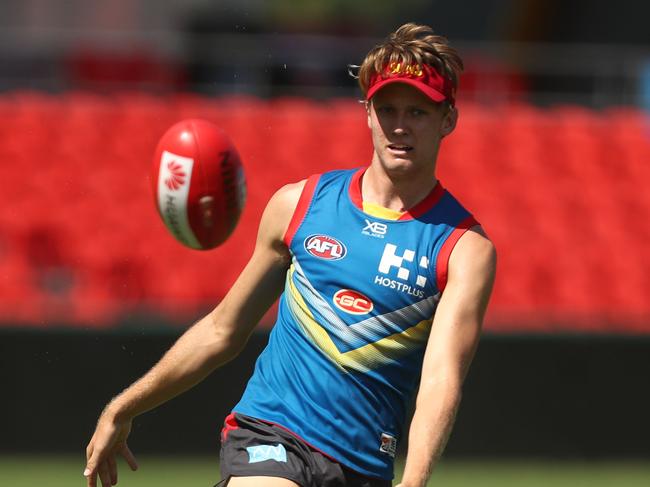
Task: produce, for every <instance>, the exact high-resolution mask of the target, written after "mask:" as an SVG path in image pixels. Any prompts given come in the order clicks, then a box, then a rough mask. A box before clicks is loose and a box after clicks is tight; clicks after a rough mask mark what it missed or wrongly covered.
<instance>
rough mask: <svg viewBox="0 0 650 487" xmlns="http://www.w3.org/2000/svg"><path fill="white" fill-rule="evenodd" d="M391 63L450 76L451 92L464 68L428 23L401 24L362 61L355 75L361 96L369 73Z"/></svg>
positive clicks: (444, 39)
mask: <svg viewBox="0 0 650 487" xmlns="http://www.w3.org/2000/svg"><path fill="white" fill-rule="evenodd" d="M391 63H401V64H402V66H409V65H413V64H419V65H424V64H427V65H429V66H431V67H433V68H434V69H435V70H436V71H437V72H438V73H440V74H441V75H442V76H444V77H446V78H449V80H450V81H451V83H452V86H453V91H454V93H455V92H456V89H457V88H458V79H459V77H460V73H461V72H462V71H463V61H462V59H461V58H460V56H459V55H458V52H457V51H456V49H454V48H453V47H451V46H450V45H449V42H448V41H447V39H446V38H445V37H443V36H439V35H436V34H434V33H433V29H432V28H431V27H429V26H427V25H418V24H414V23H408V24H404V25H402V26H401V27H400V28H399V29H397V30H396V31H395V32H393V33H392V34H389V35H388V37H387V38H386V39H385V40H384V42H382V43H381V44H378V45H376V46H375V47H373V48H372V49H371V50H370V52H369V53H368V54H367V55H366V57H365V59H364V60H363V63H361V66H360V67H359V71H358V73H357V75H356V77H357V78H358V82H359V86H360V87H361V91H362V93H363V96H364V98H365V96H366V93H367V92H368V88H369V85H370V79H371V78H372V76H373V75H375V74H377V73H381V72H383V71H384V70H385V68H386V66H388V65H390V64H391Z"/></svg>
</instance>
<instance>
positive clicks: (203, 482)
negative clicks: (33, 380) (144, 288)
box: [0, 455, 650, 487]
mask: <svg viewBox="0 0 650 487" xmlns="http://www.w3.org/2000/svg"><path fill="white" fill-rule="evenodd" d="M138 461H139V463H140V469H139V471H137V472H131V471H130V470H129V469H128V467H127V466H126V465H125V464H123V463H122V464H120V467H121V469H120V473H119V484H118V485H120V486H123V487H172V486H173V487H178V486H184V487H185V486H186V487H194V486H196V487H211V486H213V485H214V484H215V483H216V482H217V481H218V480H219V468H218V464H217V457H216V456H215V458H206V457H140V458H138ZM83 467H84V460H83V457H82V456H81V455H80V456H79V457H71V456H27V455H21V456H12V455H3V456H0V486H11V487H27V486H29V487H34V486H39V485H47V486H48V487H73V486H83V485H85V479H84V478H83V476H82V471H83ZM401 467H402V465H401V462H400V463H399V465H398V469H397V479H399V472H400V470H401ZM429 485H431V486H436V487H461V486H463V487H467V486H470V487H515V486H516V487H550V486H552V487H637V486H638V487H641V486H643V487H648V486H649V485H650V461H649V462H640V461H636V462H610V461H608V462H568V461H557V462H553V461H548V460H546V461H506V460H498V461H497V460H495V461H486V460H483V461H460V460H448V461H444V462H443V463H442V464H441V465H439V467H438V468H437V469H436V471H435V473H434V475H433V477H432V479H431V482H430V483H429Z"/></svg>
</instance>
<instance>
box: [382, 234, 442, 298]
mask: <svg viewBox="0 0 650 487" xmlns="http://www.w3.org/2000/svg"><path fill="white" fill-rule="evenodd" d="M413 261H415V251H413V250H411V249H404V251H403V252H402V253H401V255H400V254H399V252H398V249H397V245H394V244H390V243H389V244H386V246H385V247H384V253H383V254H382V256H381V261H380V262H379V267H378V270H379V272H380V273H381V274H383V275H379V274H378V275H376V276H375V284H378V285H380V286H384V287H388V288H391V289H397V290H398V291H400V292H403V293H407V294H410V295H412V296H416V297H418V298H423V297H424V291H423V288H424V287H425V286H426V284H427V278H426V276H423V275H421V274H419V273H418V274H417V275H416V277H415V286H412V285H411V282H410V280H409V278H410V277H411V271H410V270H409V269H408V268H407V267H404V263H405V262H413ZM428 268H429V259H428V258H427V257H426V256H422V257H420V260H419V268H418V271H420V272H423V273H424V272H425V271H426V270H427V269H428ZM386 276H388V277H386ZM394 277H396V278H397V279H394Z"/></svg>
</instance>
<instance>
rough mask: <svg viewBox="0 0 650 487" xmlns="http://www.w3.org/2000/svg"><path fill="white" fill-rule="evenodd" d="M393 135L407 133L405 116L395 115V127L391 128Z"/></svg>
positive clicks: (402, 114)
mask: <svg viewBox="0 0 650 487" xmlns="http://www.w3.org/2000/svg"><path fill="white" fill-rule="evenodd" d="M393 133H394V134H397V135H401V134H406V133H408V122H407V119H406V114H404V113H399V114H397V117H395V125H394V126H393Z"/></svg>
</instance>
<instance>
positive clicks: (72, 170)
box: [0, 91, 650, 332]
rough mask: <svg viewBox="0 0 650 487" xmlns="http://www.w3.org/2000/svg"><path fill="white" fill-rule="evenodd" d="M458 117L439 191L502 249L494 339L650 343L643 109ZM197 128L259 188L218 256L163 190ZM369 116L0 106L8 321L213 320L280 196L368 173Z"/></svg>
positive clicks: (163, 100)
mask: <svg viewBox="0 0 650 487" xmlns="http://www.w3.org/2000/svg"><path fill="white" fill-rule="evenodd" d="M459 105H460V115H461V118H460V123H459V126H458V128H457V129H456V131H455V133H454V134H453V135H452V136H451V137H449V138H448V139H447V140H445V142H444V143H443V146H442V150H441V152H440V165H439V166H440V167H439V171H438V176H439V177H440V179H441V180H442V181H443V183H444V184H445V186H446V187H447V188H448V189H449V190H450V191H452V193H454V194H455V195H456V196H457V197H458V198H459V199H460V200H461V201H463V202H465V204H466V205H467V206H468V208H469V209H470V210H471V211H472V212H474V213H475V215H476V216H477V217H478V219H479V220H480V221H481V223H482V224H483V226H484V228H485V229H486V230H487V232H488V234H489V235H490V237H491V238H492V239H493V240H494V241H495V243H496V245H497V249H498V252H499V264H498V266H499V267H498V276H497V281H496V287H495V291H494V296H493V299H492V304H491V309H490V315H489V316H490V317H492V318H490V319H491V320H492V319H493V320H494V321H491V322H490V323H488V329H490V327H492V328H491V329H493V330H506V329H512V328H509V326H510V325H507V323H515V322H516V323H520V324H518V325H517V326H518V327H519V328H515V329H518V330H526V329H527V330H531V331H543V330H544V329H551V328H548V327H549V326H551V325H549V323H556V326H558V327H561V326H567V327H570V328H571V329H573V330H584V331H589V330H598V331H629V332H639V331H646V332H647V331H648V329H649V327H648V322H649V317H650V300H648V299H647V290H648V289H650V282H649V279H650V278H649V277H648V276H650V267H649V266H650V264H648V262H650V248H649V246H648V245H647V242H648V241H650V229H649V228H650V227H648V225H647V222H648V221H649V220H650V196H649V195H650V192H647V191H643V190H642V189H640V187H639V182H641V181H646V180H648V179H649V178H650V165H649V164H648V160H650V125H649V122H648V117H647V116H646V115H644V114H642V113H641V112H639V111H637V110H635V109H628V108H625V109H623V108H618V109H610V110H607V111H604V112H602V113H597V112H594V111H591V110H588V109H584V108H578V107H571V106H563V107H556V108H552V109H541V108H537V107H533V106H531V105H528V104H524V103H517V104H511V105H502V106H495V107H489V108H487V107H484V106H481V105H477V104H471V103H467V102H461V103H459ZM194 117H196V118H205V119H207V120H211V121H213V122H214V123H217V124H218V125H220V126H222V127H224V128H225V130H226V131H227V132H228V133H229V135H230V136H231V138H232V139H233V141H234V142H235V144H236V146H237V148H238V150H239V152H240V154H241V156H242V160H243V164H244V168H245V170H246V174H247V184H248V202H247V205H246V208H245V211H244V213H243V215H242V218H241V221H240V223H239V226H238V227H237V229H236V231H235V233H234V234H233V235H232V237H231V238H230V239H229V240H228V241H227V242H226V243H225V244H224V245H222V246H221V247H220V248H218V249H216V250H213V251H211V252H197V251H192V250H189V249H186V248H184V247H182V246H181V245H180V244H179V243H177V242H175V241H174V240H173V238H172V237H171V236H170V235H169V233H168V231H167V230H166V229H165V228H164V226H163V224H162V223H161V222H160V218H159V217H158V215H157V214H156V212H155V209H154V205H153V204H152V198H153V196H152V192H151V187H150V183H151V182H150V181H149V179H148V178H149V171H150V166H151V156H152V154H153V150H154V147H155V145H156V143H157V141H158V139H159V137H160V136H161V135H162V133H163V132H164V131H165V130H167V129H168V128H169V127H170V126H171V125H172V124H173V123H175V122H177V121H179V120H181V119H183V118H194ZM365 117H366V115H365V111H364V109H363V107H362V106H361V105H359V104H358V103H356V102H355V101H354V100H352V101H351V100H329V101H327V102H316V101H311V100H306V99H302V98H282V99H275V100H270V101H264V100H260V99H257V98H252V97H232V98H207V97H202V96H198V95H190V94H179V95H173V96H168V97H157V96H152V95H146V94H141V93H137V92H117V93H114V94H112V95H105V96H99V95H93V94H88V93H84V92H81V91H72V92H69V93H65V94H63V95H58V96H52V95H45V94H41V93H34V92H16V93H8V94H4V95H2V96H0V135H2V136H3V144H2V147H0V158H2V160H3V162H5V164H4V165H3V168H4V169H5V173H4V174H5V186H4V189H3V194H4V195H5V198H6V201H9V202H10V204H9V206H8V207H6V208H5V209H4V210H3V211H2V212H0V269H1V270H2V273H1V274H0V316H2V317H3V319H5V320H9V319H22V320H23V321H26V322H29V323H33V324H42V323H43V322H44V321H43V320H44V319H46V318H47V319H48V320H49V319H51V318H53V317H58V318H60V319H62V320H68V321H74V322H76V323H79V324H83V323H86V324H87V325H91V326H109V325H110V324H111V323H112V321H113V320H115V319H117V318H118V317H119V316H120V314H124V313H127V312H131V311H133V310H137V309H140V308H148V309H159V310H160V312H169V313H175V314H177V315H178V316H181V315H192V316H196V314H197V313H199V312H202V311H204V310H205V309H208V308H209V307H211V306H214V305H216V304H217V303H218V302H219V300H220V299H221V298H222V297H223V296H224V294H225V293H226V292H227V291H228V289H229V288H230V286H231V285H232V283H233V282H234V280H235V279H236V277H237V275H238V274H239V272H240V270H241V269H242V267H243V266H244V265H245V263H246V261H247V259H248V258H249V256H250V254H251V252H252V249H253V246H254V242H255V236H256V233H257V223H258V220H259V217H260V215H261V213H262V211H263V208H264V206H265V204H266V202H267V201H268V199H269V198H270V196H271V195H272V194H273V192H274V191H276V190H277V189H278V188H279V187H281V186H282V185H284V184H286V183H288V182H292V181H297V180H300V179H302V178H304V177H306V176H308V175H309V174H312V173H315V172H323V171H326V170H328V169H332V168H338V167H355V166H360V165H363V164H367V163H368V161H369V160H370V157H371V155H372V146H371V143H370V140H369V133H368V129H367V127H366V124H365ZM7 120H11V123H7V122H6V121H7ZM26 175H29V177H28V178H26ZM39 232H40V233H39ZM6 249H11V252H12V254H11V256H10V257H7V255H8V254H7V252H8V251H7V250H6ZM3 252H4V253H3ZM57 272H60V274H57ZM57 279H58V281H57ZM66 279H68V281H67V284H66ZM53 282H54V284H52V283H53ZM52 286H54V287H52ZM57 286H58V287H57ZM25 303H30V305H29V306H26V305H25ZM497 323H501V324H497ZM562 323H564V325H562ZM621 323H623V324H621ZM625 323H629V325H626V324H625ZM512 326H514V325H512ZM545 326H546V327H547V328H544V327H545ZM553 329H555V328H553Z"/></svg>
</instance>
